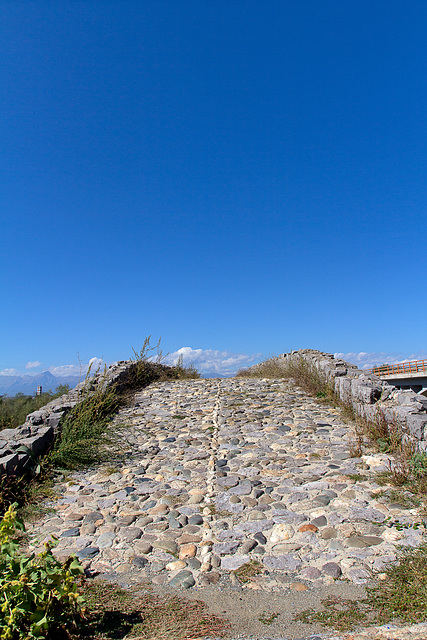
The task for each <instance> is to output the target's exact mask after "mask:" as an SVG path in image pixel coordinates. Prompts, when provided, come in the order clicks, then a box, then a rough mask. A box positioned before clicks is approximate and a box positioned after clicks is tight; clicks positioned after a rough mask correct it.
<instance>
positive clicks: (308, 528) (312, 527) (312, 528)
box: [298, 524, 319, 533]
mask: <svg viewBox="0 0 427 640" xmlns="http://www.w3.org/2000/svg"><path fill="white" fill-rule="evenodd" d="M298 531H300V532H301V533H304V532H305V531H313V532H314V533H316V531H319V529H318V528H317V527H316V525H314V524H302V525H301V526H300V528H299V529H298Z"/></svg>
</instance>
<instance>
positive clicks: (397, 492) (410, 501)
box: [371, 489, 422, 509]
mask: <svg viewBox="0 0 427 640" xmlns="http://www.w3.org/2000/svg"><path fill="white" fill-rule="evenodd" d="M371 498H374V499H376V500H378V499H380V498H383V499H385V500H386V501H387V502H388V503H395V504H399V505H401V506H402V507H404V508H405V509H414V508H418V507H420V506H421V504H422V502H421V500H420V499H419V498H417V497H416V496H415V495H413V494H412V493H410V492H409V491H404V490H402V489H386V490H385V491H379V492H378V493H373V494H371Z"/></svg>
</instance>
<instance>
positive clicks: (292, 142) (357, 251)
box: [0, 0, 427, 370]
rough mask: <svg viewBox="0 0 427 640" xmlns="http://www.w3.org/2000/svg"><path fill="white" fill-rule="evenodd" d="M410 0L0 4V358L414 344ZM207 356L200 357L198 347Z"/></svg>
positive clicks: (415, 100) (422, 210)
mask: <svg viewBox="0 0 427 640" xmlns="http://www.w3.org/2000/svg"><path fill="white" fill-rule="evenodd" d="M426 28H427V2H425V0H410V1H409V2H408V1H403V0H398V1H396V0H375V1H374V2H373V1H372V0H346V1H345V2H343V0H322V1H319V0H292V1H288V0H271V1H268V0H267V1H266V2H259V1H252V0H237V1H233V0H215V2H210V1H208V0H179V1H177V0H153V1H151V0H147V1H144V0H143V1H141V0H137V1H126V0H120V1H119V0H115V1H111V0H102V1H99V0H86V1H82V0H72V1H67V0H52V1H49V0H34V1H21V0H13V1H7V0H6V1H5V2H2V3H1V5H0V60H1V62H0V65H1V66H0V90H1V95H0V127H1V131H0V145H1V155H0V175H1V188H0V202H1V218H2V224H1V240H0V243H1V254H0V256H1V257H0V259H1V279H2V307H3V309H2V313H1V317H0V340H1V350H0V369H4V368H16V369H17V370H25V365H26V363H27V362H33V363H36V362H40V363H42V364H41V365H40V367H41V369H42V368H46V367H48V366H59V365H66V364H71V363H75V362H76V354H77V352H78V353H79V354H80V358H81V359H82V360H83V361H87V360H88V359H89V358H92V357H99V358H101V357H103V358H104V359H105V360H106V361H108V362H111V361H114V360H117V359H124V358H127V357H129V356H130V355H131V353H132V351H131V347H132V346H134V347H135V348H139V347H140V346H141V345H142V342H143V340H144V337H145V336H147V335H148V334H153V336H154V337H156V338H157V337H158V336H162V339H163V347H164V349H165V350H166V351H172V352H174V351H176V350H178V349H179V348H181V347H184V346H185V347H191V349H201V350H203V351H204V350H208V351H209V352H210V351H212V352H215V351H219V352H221V353H222V354H223V357H224V358H226V357H227V354H228V353H230V354H241V355H242V359H243V355H244V354H246V355H248V356H251V355H252V354H256V353H263V354H265V355H268V354H272V353H281V352H284V351H288V350H289V349H291V348H300V347H311V348H318V349H321V350H325V351H330V352H342V353H348V352H354V353H358V352H361V351H363V352H382V353H385V354H386V353H396V354H401V355H404V356H405V355H407V356H410V355H413V354H418V353H421V352H422V350H423V349H425V347H426V341H425V336H426V332H425V325H426V320H425V317H426V309H427V296H426V276H427V269H426V251H425V246H426V204H427V180H426V152H427V148H426V147H427V145H426V142H427V100H426V98H427V38H426ZM221 357H222V356H221Z"/></svg>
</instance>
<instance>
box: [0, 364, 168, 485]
mask: <svg viewBox="0 0 427 640" xmlns="http://www.w3.org/2000/svg"><path fill="white" fill-rule="evenodd" d="M136 366H137V363H136V362H135V361H134V360H122V361H120V362H116V363H114V364H112V365H110V366H109V367H108V369H107V370H106V371H102V372H97V373H95V375H93V376H92V377H91V378H89V379H88V380H84V381H83V382H80V383H79V384H78V385H77V386H76V387H75V388H74V389H72V390H71V391H69V392H68V393H66V394H64V395H63V396H60V397H59V398H55V399H54V400H52V401H51V402H49V403H48V404H47V405H45V406H44V407H42V408H41V409H38V410H37V411H33V412H32V413H29V414H28V415H27V417H26V419H25V422H24V424H23V425H21V426H19V427H17V428H16V429H3V430H2V431H0V475H1V474H4V473H7V474H9V475H10V474H19V473H21V472H22V471H23V470H25V468H26V467H27V465H29V464H30V463H31V462H32V460H31V458H32V456H34V457H39V456H41V455H43V454H44V453H46V451H47V450H48V449H49V447H50V446H51V444H52V442H53V440H54V438H55V436H56V434H57V433H58V431H59V430H60V427H61V419H62V418H63V417H64V416H65V415H66V414H67V413H68V412H69V411H70V410H71V409H72V408H73V407H75V405H76V404H78V403H79V402H81V401H82V400H83V399H84V398H86V397H87V394H88V393H89V394H90V393H91V392H93V391H95V389H96V388H97V387H98V385H101V386H102V388H104V389H108V388H111V387H114V388H115V389H116V390H117V391H118V392H119V393H121V392H123V391H124V390H125V389H126V387H127V386H128V385H129V381H130V379H131V376H132V374H133V373H134V371H135V368H136ZM158 366H161V365H158ZM30 452H31V453H30Z"/></svg>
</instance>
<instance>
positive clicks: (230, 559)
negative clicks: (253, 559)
mask: <svg viewBox="0 0 427 640" xmlns="http://www.w3.org/2000/svg"><path fill="white" fill-rule="evenodd" d="M249 560H250V557H249V556H248V555H241V554H237V553H236V554H234V555H232V556H223V557H222V558H221V568H222V569H224V570H225V571H236V570H237V569H239V567H241V566H243V565H244V564H246V563H247V562H249Z"/></svg>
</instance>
